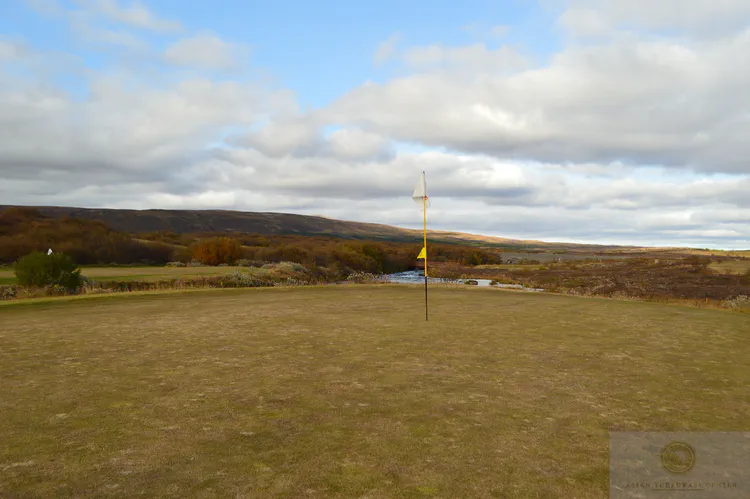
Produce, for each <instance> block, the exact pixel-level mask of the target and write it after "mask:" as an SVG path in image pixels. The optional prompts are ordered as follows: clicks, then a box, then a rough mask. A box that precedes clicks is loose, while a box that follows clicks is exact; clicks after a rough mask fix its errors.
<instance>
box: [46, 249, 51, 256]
mask: <svg viewBox="0 0 750 499" xmlns="http://www.w3.org/2000/svg"><path fill="white" fill-rule="evenodd" d="M51 254H52V248H50V249H48V250H47V256H50V255H51Z"/></svg>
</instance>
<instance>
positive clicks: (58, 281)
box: [15, 251, 81, 289]
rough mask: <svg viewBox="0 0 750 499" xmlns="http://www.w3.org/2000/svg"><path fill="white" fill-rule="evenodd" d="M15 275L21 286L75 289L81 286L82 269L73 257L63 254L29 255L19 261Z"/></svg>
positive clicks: (37, 253) (37, 252)
mask: <svg viewBox="0 0 750 499" xmlns="http://www.w3.org/2000/svg"><path fill="white" fill-rule="evenodd" d="M15 273H16V279H18V284H20V285H21V286H36V287H42V286H59V287H63V288H65V289H75V288H78V287H79V286H80V285H81V269H79V268H78V267H77V266H76V264H75V262H74V261H73V259H72V258H71V257H69V256H68V255H65V254H63V253H53V254H51V255H47V254H46V253H43V252H41V251H34V252H32V253H29V254H28V255H26V256H23V257H21V258H19V259H18V261H17V262H16V265H15Z"/></svg>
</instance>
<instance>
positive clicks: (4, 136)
mask: <svg viewBox="0 0 750 499" xmlns="http://www.w3.org/2000/svg"><path fill="white" fill-rule="evenodd" d="M27 3H28V5H29V8H33V9H35V10H36V12H37V15H39V16H41V17H44V18H45V19H48V20H50V19H51V20H53V21H54V22H55V23H58V24H59V25H60V26H61V27H63V28H65V29H68V30H70V31H71V33H73V34H74V35H75V37H76V38H77V40H78V41H79V43H80V44H82V46H88V47H96V49H97V50H99V51H102V52H103V53H104V54H106V57H107V58H108V60H109V61H110V64H106V65H96V66H95V65H92V64H91V63H90V61H89V60H87V59H84V58H82V57H81V56H79V55H77V54H76V53H72V52H69V53H61V52H56V51H53V50H49V49H46V50H45V49H41V48H39V47H37V46H36V45H35V43H34V39H33V37H32V36H31V33H30V34H29V36H28V37H27V38H20V37H7V36H3V35H2V33H0V204H26V205H37V204H40V205H68V206H86V207H113V208H226V209H239V210H250V211H283V212H295V213H303V214H323V215H326V216H331V217H336V218H343V219H349V220H361V221H368V222H381V223H389V224H396V225H402V226H411V227H415V226H418V225H419V223H420V221H421V215H420V214H419V212H418V210H416V208H415V206H414V204H413V202H412V201H411V199H410V194H411V190H412V188H413V186H414V183H415V182H416V180H417V176H418V173H419V172H420V171H422V170H426V171H427V178H428V188H429V191H430V195H431V198H432V209H431V210H430V212H429V217H430V222H431V226H432V227H433V228H435V229H445V230H459V231H467V232H481V233H485V234H493V235H498V236H504V237H516V238H524V239H542V240H550V241H580V242H602V243H622V244H646V245H691V246H698V247H718V248H750V194H749V193H750V159H748V158H750V134H749V131H750V92H749V91H748V89H750V55H749V54H750V2H747V1H746V0H736V1H733V0H728V1H724V2H716V1H698V0H682V1H677V0H674V1H673V0H669V1H666V0H665V1H662V2H653V1H648V2H647V1H645V0H643V1H642V0H627V1H626V0H609V1H585V0H570V1H569V2H565V3H563V2H561V1H554V0H549V1H545V2H543V7H544V8H545V9H549V11H550V12H552V11H554V12H559V15H557V19H556V21H555V23H554V26H551V27H550V29H551V30H555V32H556V33H558V34H560V35H561V36H562V39H563V44H562V45H561V46H560V47H559V48H558V49H557V50H556V51H555V52H554V53H553V54H551V55H550V57H548V58H546V60H545V62H544V63H540V62H539V61H538V60H536V58H533V57H530V56H529V54H528V53H527V52H526V51H525V50H523V49H521V48H519V47H515V46H511V45H505V44H503V42H502V40H503V36H505V34H506V33H507V32H508V30H509V29H510V30H512V29H513V27H507V26H503V25H498V26H495V27H494V28H492V29H489V30H487V32H488V33H489V35H488V36H489V38H490V39H491V40H490V41H488V38H487V37H484V36H477V38H476V40H475V41H472V42H471V43H469V44H466V45H463V46H447V45H444V44H442V43H440V42H439V41H436V42H435V43H433V44H428V45H410V44H409V43H408V33H393V34H392V35H391V36H389V37H386V38H384V39H383V40H382V43H381V44H380V45H379V46H373V47H372V48H371V51H370V52H369V53H362V54H361V57H362V58H366V59H368V60H369V61H371V63H372V66H373V68H382V67H385V66H388V67H390V68H391V70H390V73H389V74H390V77H388V78H386V79H385V80H382V79H381V80H379V81H378V82H374V81H363V82H361V84H360V85H358V86H355V87H353V88H350V89H349V90H348V91H346V92H344V93H342V94H341V95H340V96H339V97H338V98H336V99H335V100H334V101H333V102H331V103H330V104H328V105H325V106H323V107H319V108H313V109H303V108H302V106H300V105H299V102H298V98H297V97H296V96H295V90H296V89H294V88H284V86H283V84H279V83H276V82H274V79H273V78H272V77H269V75H268V72H267V71H266V70H265V69H264V68H258V67H255V66H254V65H253V52H254V50H255V49H254V48H253V47H251V46H250V45H248V44H246V43H243V42H238V41H235V40H226V39H224V38H223V37H222V36H221V34H217V33H212V32H209V31H195V32H194V31H191V30H190V29H188V28H186V27H185V25H184V24H183V23H182V22H181V21H180V19H162V18H160V17H159V16H158V15H156V14H155V13H154V12H153V11H152V10H150V9H149V7H148V5H146V4H142V3H134V4H129V3H123V2H118V1H116V0H85V1H84V0H82V1H80V2H77V3H75V6H73V7H71V5H70V4H65V5H61V4H59V3H57V2H55V1H52V0H35V1H31V0H29V1H28V2H27ZM456 29H457V30H459V29H461V27H460V26H457V27H456ZM467 31H471V30H467ZM155 36H158V37H159V38H158V40H162V41H161V42H159V43H157V42H155V41H154V40H156V38H154V37H155ZM71 81H74V82H76V83H75V84H73V85H71V84H70V82H71Z"/></svg>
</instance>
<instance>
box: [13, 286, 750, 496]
mask: <svg viewBox="0 0 750 499" xmlns="http://www.w3.org/2000/svg"><path fill="white" fill-rule="evenodd" d="M421 298H422V295H421V289H420V288H419V287H411V286H390V285H382V286H327V287H311V288H289V289H282V288H278V289H251V290H234V291H213V292H193V293H172V294H161V295H153V294H151V295H144V296H120V297H114V298H113V297H107V298H104V299H102V298H91V299H78V300H66V299H63V300H58V301H56V302H52V303H50V302H42V303H37V304H31V305H29V304H27V305H23V304H10V305H6V306H3V307H0V324H2V327H1V328H0V390H1V391H2V393H3V397H2V398H0V412H2V414H3V418H2V419H0V437H1V440H0V441H2V442H3V445H2V446H0V497H15V496H26V497H28V496H33V497H70V496H75V497H102V496H105V497H106V496H119V497H133V496H144V497H217V496H218V497H294V498H297V497H370V498H380V497H383V498H385V497H478V498H482V497H543V498H547V497H550V498H554V497H566V498H567V497H578V498H599V497H604V496H606V494H607V487H608V481H607V480H608V478H607V476H608V475H607V474H608V457H607V453H608V431H609V430H610V429H628V430H724V431H730V430H747V414H749V413H750V397H748V395H747V386H748V384H749V383H750V371H749V370H748V369H747V368H746V366H747V365H748V363H749V362H750V343H749V342H748V341H747V339H748V338H747V334H748V331H750V317H748V316H746V315H741V314H731V313H720V312H714V311H710V310H698V309H691V308H684V307H675V306H673V307H668V306H659V305H654V304H644V303H633V302H619V301H610V300H601V299H577V298H572V297H566V296H557V295H549V294H525V293H508V292H503V291H498V290H492V289H477V288H471V289H455V288H441V289H433V290H432V294H431V299H430V300H431V301H430V305H431V311H432V315H431V321H430V322H429V323H425V322H424V320H423V316H422V308H421V307H422V301H421Z"/></svg>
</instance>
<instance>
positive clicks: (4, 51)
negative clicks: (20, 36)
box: [0, 39, 26, 61]
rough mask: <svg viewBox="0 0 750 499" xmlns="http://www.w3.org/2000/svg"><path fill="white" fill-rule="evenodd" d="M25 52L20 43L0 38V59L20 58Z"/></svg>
mask: <svg viewBox="0 0 750 499" xmlns="http://www.w3.org/2000/svg"><path fill="white" fill-rule="evenodd" d="M25 52H26V49H25V48H24V47H23V46H22V45H21V44H18V43H12V42H9V41H4V40H2V39H0V61H10V60H12V59H18V58H21V57H22V56H23V55H24V53H25Z"/></svg>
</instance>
